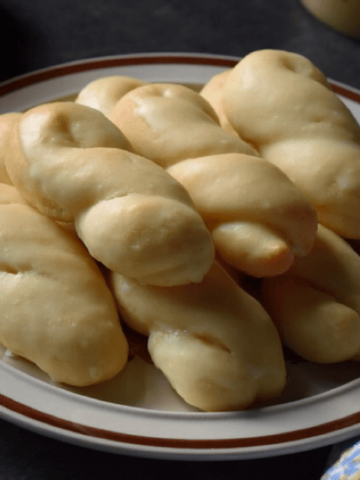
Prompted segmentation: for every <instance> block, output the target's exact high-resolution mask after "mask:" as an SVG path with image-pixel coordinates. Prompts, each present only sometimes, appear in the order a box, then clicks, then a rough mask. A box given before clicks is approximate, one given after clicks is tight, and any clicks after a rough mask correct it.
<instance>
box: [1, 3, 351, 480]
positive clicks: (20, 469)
mask: <svg viewBox="0 0 360 480" xmlns="http://www.w3.org/2000/svg"><path fill="white" fill-rule="evenodd" d="M0 45H1V50H0V59H1V63H0V81H4V80H7V79H10V78H11V77H13V76H17V75H21V74H23V73H27V72H30V71H32V70H35V69H39V68H44V67H48V66H52V65H56V64H59V63H64V62H68V61H73V60H78V59H82V58H90V57H99V56H103V55H117V54H128V53H140V52H200V53H215V54H225V55H235V56H244V55H246V54H247V53H249V52H250V51H252V50H258V49H262V48H276V49H284V50H290V51H293V52H298V53H301V54H303V55H306V56H307V57H308V58H310V59H311V60H312V61H313V62H314V63H315V64H316V65H317V66H318V67H319V68H320V69H321V70H322V71H323V72H324V73H325V74H326V75H327V76H328V77H330V78H333V79H335V80H337V81H340V82H343V83H346V84H348V85H350V86H353V87H355V88H359V89H360V42H358V41H356V40H353V39H351V38H348V37H346V36H343V35H341V34H339V33H337V32H335V31H333V30H331V29H330V28H328V27H326V26H325V25H323V24H321V23H319V22H318V21H317V20H315V19H314V18H313V17H312V16H311V15H310V14H309V13H308V12H307V11H306V10H305V9H304V8H303V7H302V6H301V5H300V3H299V2H298V0H238V1H237V2H232V1H229V0H209V1H207V2H204V1H200V0H192V1H191V2H187V1H184V0H182V1H180V0H168V1H165V0H150V1H144V0H137V1H134V0H131V1H130V0H98V1H97V0H87V1H80V0H32V1H31V2H29V1H27V0H0ZM0 314H1V312H0ZM0 432H1V433H0V479H1V480H50V479H51V480H60V479H61V480H63V479H67V480H75V479H76V480H78V479H89V480H92V479H98V478H107V476H114V478H123V479H134V480H136V479H140V478H142V479H143V478H152V477H153V478H157V479H165V478H166V479H168V478H171V477H174V476H176V477H177V478H180V477H182V478H197V479H199V480H201V479H205V478H206V479H207V480H212V479H217V480H221V479H225V478H226V479H233V478H234V479H235V478H236V479H241V480H258V479H259V480H262V479H267V480H282V479H287V480H300V479H301V480H318V479H320V476H321V473H322V471H323V468H324V465H325V462H326V458H327V455H328V453H329V450H330V447H325V448H321V449H317V450H313V451H309V452H303V453H296V454H291V455H286V456H281V457H274V458H264V459H258V460H242V461H231V462H178V461H160V460H149V459H141V458H135V457H126V456H120V455H114V454H109V453H104V452H97V451H92V450H87V449H85V448H83V447H77V446H72V445H69V444H66V443H62V442H60V441H57V440H52V439H48V438H45V437H43V436H41V435H38V434H36V433H33V432H30V431H27V430H23V429H21V428H19V427H17V426H14V425H12V424H10V423H7V422H6V421H3V420H0Z"/></svg>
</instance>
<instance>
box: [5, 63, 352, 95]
mask: <svg viewBox="0 0 360 480" xmlns="http://www.w3.org/2000/svg"><path fill="white" fill-rule="evenodd" d="M239 60H240V58H239ZM237 62H238V60H235V59H231V58H221V57H211V56H209V57H206V56H205V57H202V56H196V55H191V56H187V55H155V56H151V55H149V56H146V55H145V56H140V55H139V56H133V57H132V56H131V55H129V56H124V57H105V58H95V59H90V60H88V61H86V60H85V61H81V62H79V63H78V62H74V63H69V64H63V65H58V66H54V67H49V68H46V69H44V70H39V71H35V72H33V73H29V74H25V75H23V76H21V77H18V78H14V79H13V80H9V81H7V82H5V83H4V84H2V85H0V96H2V95H6V94H8V93H11V92H13V91H16V90H18V89H20V88H24V87H28V86H29V85H33V84H35V83H40V82H44V81H46V80H50V79H52V78H57V77H62V76H65V75H70V74H73V73H80V72H86V71H89V70H97V69H101V68H111V67H121V66H129V65H160V64H192V65H209V66H214V67H224V68H232V67H234V66H235V65H236V64H237ZM330 84H331V86H332V88H333V89H334V91H335V92H336V93H338V94H339V95H342V96H344V97H346V98H349V99H350V100H353V101H355V102H358V103H360V92H355V91H353V90H348V89H347V88H346V87H344V86H341V85H338V84H336V83H334V82H332V81H330Z"/></svg>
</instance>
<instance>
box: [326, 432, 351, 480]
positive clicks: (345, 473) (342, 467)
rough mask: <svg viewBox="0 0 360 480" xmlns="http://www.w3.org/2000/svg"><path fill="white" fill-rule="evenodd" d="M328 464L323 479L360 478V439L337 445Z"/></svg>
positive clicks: (349, 479) (342, 479)
mask: <svg viewBox="0 0 360 480" xmlns="http://www.w3.org/2000/svg"><path fill="white" fill-rule="evenodd" d="M328 464H329V467H328V468H327V470H326V471H325V473H324V475H323V476H322V477H321V480H360V439H355V440H354V439H352V440H348V441H346V442H342V443H340V444H338V445H335V446H334V447H333V448H332V451H331V454H330V457H329V461H328Z"/></svg>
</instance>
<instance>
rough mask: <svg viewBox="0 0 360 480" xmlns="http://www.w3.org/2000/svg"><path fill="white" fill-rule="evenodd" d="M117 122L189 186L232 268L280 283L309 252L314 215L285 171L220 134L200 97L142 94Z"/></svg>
mask: <svg viewBox="0 0 360 480" xmlns="http://www.w3.org/2000/svg"><path fill="white" fill-rule="evenodd" d="M111 118H112V119H113V121H114V122H115V123H117V124H118V125H119V127H120V128H122V129H123V131H124V132H125V133H126V135H127V137H128V138H129V139H130V141H131V143H132V145H133V147H134V149H135V151H136V152H139V153H141V154H143V153H144V152H150V153H148V154H149V156H150V158H152V159H153V160H154V161H155V162H156V163H159V164H160V165H161V166H163V167H168V168H167V169H168V172H169V173H171V175H173V176H174V177H175V178H176V179H177V180H178V181H180V183H182V184H183V185H184V186H185V188H186V189H187V190H188V191H189V193H190V195H191V197H192V199H193V201H194V203H195V206H196V208H197V209H198V211H199V212H200V213H201V214H202V215H203V218H204V219H205V221H206V222H207V225H208V227H209V228H210V229H211V230H212V233H213V238H214V241H215V243H216V246H217V248H218V251H219V253H220V255H221V256H222V257H223V258H224V259H225V260H226V261H227V262H229V263H230V264H231V265H233V266H235V267H236V268H238V269H240V270H243V271H245V272H247V273H249V274H251V275H255V276H260V277H261V276H264V275H277V274H280V273H283V272H284V271H285V270H286V269H287V268H289V266H290V265H291V263H292V260H293V256H294V254H300V255H302V254H306V253H307V252H308V250H309V248H310V247H311V243H312V241H313V239H314V235H315V231H316V215H315V211H314V210H313V209H312V207H311V206H310V204H309V203H308V202H306V201H305V199H304V198H302V195H301V194H300V192H298V191H297V190H296V189H295V187H294V185H293V184H292V183H291V182H290V181H289V180H288V179H287V178H286V177H285V175H283V174H282V172H280V171H279V169H278V168H276V167H274V166H273V165H271V164H269V162H266V161H265V160H260V159H258V157H257V156H255V155H257V153H256V152H255V150H253V149H252V148H251V147H250V146H249V145H247V144H245V143H244V142H243V141H240V139H236V137H235V136H234V135H233V134H231V133H228V132H224V130H222V129H221V127H220V126H219V124H218V123H216V114H214V112H213V110H212V108H211V107H210V105H209V104H208V102H207V101H206V100H205V99H204V98H202V97H201V96H200V95H198V94H197V93H195V92H193V91H192V90H190V89H188V88H185V87H181V86H173V85H167V84H157V85H148V86H145V87H140V88H137V89H135V90H132V91H131V92H130V93H128V94H126V95H125V96H124V97H123V98H122V99H121V100H120V101H119V102H118V103H117V105H116V106H115V108H114V110H113V113H112V116H111ZM239 142H240V143H239ZM244 145H245V147H244ZM219 151H220V153H221V152H223V154H220V153H219ZM235 152H236V153H235ZM206 153H208V155H206ZM249 153H250V154H252V155H244V154H249ZM226 154H227V155H226ZM258 175H259V176H258ZM270 185H271V187H270ZM250 198H251V201H250ZM283 201H286V203H282V202H283ZM251 202H253V204H252V205H251ZM275 209H276V211H275ZM271 210H273V213H272V214H271V215H269V212H270V211H271ZM298 221H299V225H301V228H300V229H299V228H297V227H295V223H296V222H298ZM288 222H289V224H288V225H287V223H288ZM279 227H280V228H279ZM293 227H294V228H293ZM295 233H296V235H297V234H299V239H297V238H294V234H295Z"/></svg>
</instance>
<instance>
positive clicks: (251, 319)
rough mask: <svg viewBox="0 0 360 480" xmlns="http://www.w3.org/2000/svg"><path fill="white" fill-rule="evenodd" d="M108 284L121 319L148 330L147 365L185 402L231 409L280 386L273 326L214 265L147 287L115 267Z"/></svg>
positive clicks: (282, 373)
mask: <svg viewBox="0 0 360 480" xmlns="http://www.w3.org/2000/svg"><path fill="white" fill-rule="evenodd" d="M110 283H111V288H112V290H113V292H114V295H115V298H116V300H117V302H118V306H119V309H120V312H121V315H122V316H123V318H124V320H125V321H126V322H127V323H128V325H129V326H130V327H131V328H133V329H134V330H137V331H138V332H140V333H142V334H145V335H147V336H148V337H149V339H148V349H149V352H150V355H151V358H152V360H153V362H154V364H155V365H156V366H157V367H158V368H159V369H160V370H161V371H162V372H163V373H164V375H165V376H166V377H167V378H168V380H169V382H170V383H171V385H172V386H173V387H174V389H175V390H176V391H177V393H178V394H179V395H180V396H182V397H183V398H184V399H185V401H186V402H188V403H189V404H191V405H193V406H196V407H198V408H200V409H202V410H206V411H222V410H236V409H241V408H246V407H247V406H249V405H250V404H252V403H253V402H254V401H255V399H258V400H260V399H266V398H273V397H276V396H278V395H280V393H281V392H282V390H283V388H284V384H285V377H286V376H285V365H284V359H283V354H282V348H281V342H280V340H279V336H278V333H277V331H276V328H275V327H274V325H273V323H272V321H271V320H270V318H269V316H268V315H267V314H266V312H265V310H264V309H263V308H262V307H261V305H260V304H259V303H258V302H257V301H256V300H254V299H253V298H252V297H251V296H250V295H248V294H247V293H245V291H244V290H242V289H241V288H240V287H239V286H238V285H237V284H236V283H235V281H234V280H232V278H231V277H230V276H229V275H228V274H227V273H226V272H225V270H223V269H222V267H220V266H219V265H218V264H216V263H215V264H214V265H213V266H212V268H211V269H210V271H209V272H208V273H207V274H206V275H205V277H204V279H203V281H202V282H201V283H198V284H192V285H185V286H180V287H171V288H170V287H169V288H168V287H163V288H162V287H153V286H149V285H140V284H139V283H138V282H136V281H135V280H129V279H127V278H126V277H124V276H122V275H119V274H117V273H112V274H111V280H110Z"/></svg>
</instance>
